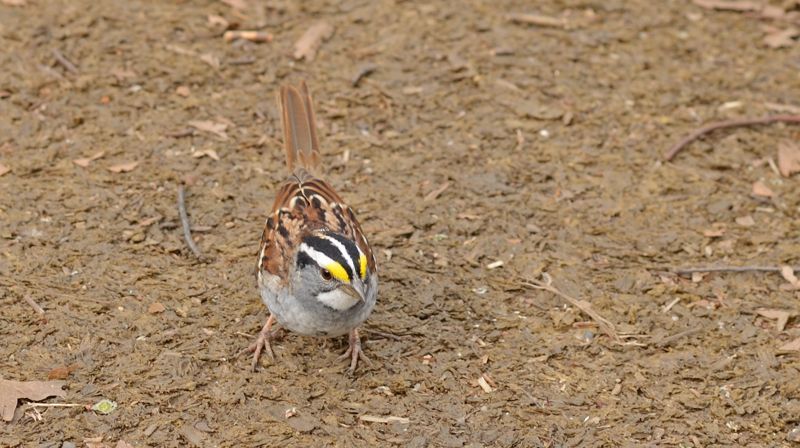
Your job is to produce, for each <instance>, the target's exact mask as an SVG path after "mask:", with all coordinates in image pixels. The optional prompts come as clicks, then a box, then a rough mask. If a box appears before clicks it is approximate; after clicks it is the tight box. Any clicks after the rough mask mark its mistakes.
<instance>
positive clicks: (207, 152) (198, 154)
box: [192, 149, 219, 230]
mask: <svg viewBox="0 0 800 448" xmlns="http://www.w3.org/2000/svg"><path fill="white" fill-rule="evenodd" d="M204 156H208V157H211V158H212V159H214V160H219V154H217V152H216V151H214V150H213V149H204V150H202V151H195V152H194V153H192V157H194V158H195V159H199V158H200V157H204ZM195 230H197V229H195Z"/></svg>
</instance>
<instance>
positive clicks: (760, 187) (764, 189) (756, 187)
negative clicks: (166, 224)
mask: <svg viewBox="0 0 800 448" xmlns="http://www.w3.org/2000/svg"><path fill="white" fill-rule="evenodd" d="M753 196H761V197H764V198H771V197H774V196H775V192H774V191H772V190H771V189H770V188H769V187H768V186H766V185H764V182H761V181H760V180H759V181H756V182H754V183H753Z"/></svg>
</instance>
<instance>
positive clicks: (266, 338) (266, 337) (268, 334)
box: [247, 314, 275, 372]
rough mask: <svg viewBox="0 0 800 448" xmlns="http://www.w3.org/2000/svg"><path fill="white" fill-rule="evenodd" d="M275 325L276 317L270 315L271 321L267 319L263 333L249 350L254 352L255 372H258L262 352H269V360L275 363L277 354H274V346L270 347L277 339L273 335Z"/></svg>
mask: <svg viewBox="0 0 800 448" xmlns="http://www.w3.org/2000/svg"><path fill="white" fill-rule="evenodd" d="M273 323H275V316H273V315H272V314H270V315H269V319H267V322H266V323H265V324H264V328H262V329H261V332H260V333H259V334H258V338H257V339H256V341H255V342H253V343H252V344H250V347H248V348H247V350H248V351H251V352H253V362H252V364H251V367H252V368H253V372H255V371H256V366H257V365H258V358H259V357H260V356H261V351H262V350H264V351H266V352H267V354H268V355H269V359H271V360H273V361H275V354H274V353H272V345H270V341H271V340H272V339H273V338H274V337H275V335H273V334H272V324H273Z"/></svg>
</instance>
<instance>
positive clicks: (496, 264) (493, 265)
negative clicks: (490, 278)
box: [486, 260, 503, 270]
mask: <svg viewBox="0 0 800 448" xmlns="http://www.w3.org/2000/svg"><path fill="white" fill-rule="evenodd" d="M502 265H503V260H497V261H495V262H492V263H489V264H487V265H486V269H489V270H492V269H497V268H499V267H500V266H502Z"/></svg>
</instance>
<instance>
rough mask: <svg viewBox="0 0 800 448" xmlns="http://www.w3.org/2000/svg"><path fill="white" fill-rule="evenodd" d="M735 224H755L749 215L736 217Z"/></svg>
mask: <svg viewBox="0 0 800 448" xmlns="http://www.w3.org/2000/svg"><path fill="white" fill-rule="evenodd" d="M736 224H739V225H740V226H742V227H752V226H754V225H756V221H755V220H754V219H753V217H752V216H750V215H747V216H740V217H738V218H736Z"/></svg>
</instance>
